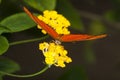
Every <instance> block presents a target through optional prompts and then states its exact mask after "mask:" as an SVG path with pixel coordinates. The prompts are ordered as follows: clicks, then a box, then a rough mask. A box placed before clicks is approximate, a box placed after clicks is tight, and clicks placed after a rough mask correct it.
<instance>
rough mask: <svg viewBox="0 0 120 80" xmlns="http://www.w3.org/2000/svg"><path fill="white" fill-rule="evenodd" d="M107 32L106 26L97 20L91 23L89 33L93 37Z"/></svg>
mask: <svg viewBox="0 0 120 80" xmlns="http://www.w3.org/2000/svg"><path fill="white" fill-rule="evenodd" d="M105 32H106V27H105V25H104V24H103V23H102V22H101V21H99V20H97V21H92V22H91V23H90V28H89V33H90V34H93V35H99V34H104V33H105Z"/></svg>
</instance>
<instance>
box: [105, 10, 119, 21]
mask: <svg viewBox="0 0 120 80" xmlns="http://www.w3.org/2000/svg"><path fill="white" fill-rule="evenodd" d="M104 17H105V18H106V19H107V20H108V21H111V22H119V21H120V11H115V10H110V11H107V12H105V14H104Z"/></svg>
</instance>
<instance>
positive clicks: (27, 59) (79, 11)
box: [0, 0, 120, 80]
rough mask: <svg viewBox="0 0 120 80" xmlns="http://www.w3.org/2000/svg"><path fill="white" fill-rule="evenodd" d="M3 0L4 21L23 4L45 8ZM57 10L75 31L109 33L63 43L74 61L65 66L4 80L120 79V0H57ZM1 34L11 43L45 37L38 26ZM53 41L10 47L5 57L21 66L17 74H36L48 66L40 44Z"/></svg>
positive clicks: (1, 15)
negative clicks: (95, 37)
mask: <svg viewBox="0 0 120 80" xmlns="http://www.w3.org/2000/svg"><path fill="white" fill-rule="evenodd" d="M0 1H1V3H0V21H2V20H3V19H5V18H6V17H8V16H11V15H13V14H16V13H21V12H23V10H22V6H27V8H29V9H30V10H31V12H36V13H41V12H42V9H40V10H41V11H40V10H38V9H37V8H36V7H34V6H32V7H31V5H30V4H29V2H27V1H26V0H0ZM30 1H32V0H30ZM34 1H35V0H34ZM36 1H39V0H36ZM46 4H47V3H46ZM55 10H57V11H58V12H59V13H61V14H63V15H64V16H65V17H67V18H68V19H69V20H70V21H71V24H72V25H73V26H72V27H70V30H71V31H72V32H71V33H82V34H93V35H99V34H104V33H105V34H107V35H108V36H107V37H106V38H103V39H98V40H94V41H82V42H71V43H62V45H64V47H65V49H67V50H68V52H69V54H68V55H69V56H70V57H71V58H72V60H73V62H72V63H70V64H66V67H65V68H59V67H54V66H52V67H51V68H50V69H48V70H47V71H46V72H44V73H43V74H41V75H39V76H35V77H32V78H14V77H9V76H4V77H3V80H120V0H84V1H83V0H56V6H55ZM11 24H12V23H11ZM1 35H2V36H5V37H6V38H7V40H8V41H9V43H10V42H14V41H19V40H26V39H32V38H38V37H41V36H44V35H43V34H42V33H41V32H40V30H38V29H37V28H36V27H31V28H30V29H26V30H24V31H19V32H14V33H3V34H1ZM51 40H52V38H50V37H49V38H47V39H45V40H41V41H36V42H31V43H26V44H21V45H15V46H10V47H9V49H8V50H7V51H6V52H5V53H4V54H3V55H2V56H1V58H9V59H11V60H13V61H15V62H16V63H18V64H19V65H20V70H19V71H17V72H16V74H29V73H35V72H37V71H39V70H41V69H42V68H44V66H45V64H44V57H43V55H42V52H41V51H39V50H38V45H39V43H40V42H43V41H51ZM0 43H1V42H0ZM1 65H2V64H1ZM1 65H0V68H1V67H2V66H1ZM0 80H2V78H1V79H0Z"/></svg>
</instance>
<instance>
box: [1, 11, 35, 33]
mask: <svg viewBox="0 0 120 80" xmlns="http://www.w3.org/2000/svg"><path fill="white" fill-rule="evenodd" d="M0 25H2V26H4V27H5V28H6V29H7V30H8V29H9V31H10V32H18V31H23V30H27V29H30V28H32V27H34V26H35V25H36V24H35V23H34V22H33V20H32V19H31V18H30V17H29V16H27V15H26V14H25V13H18V14H14V15H12V16H9V17H7V18H5V19H4V20H2V21H1V22H0ZM1 32H3V31H1Z"/></svg>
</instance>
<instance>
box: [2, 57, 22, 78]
mask: <svg viewBox="0 0 120 80" xmlns="http://www.w3.org/2000/svg"><path fill="white" fill-rule="evenodd" d="M18 70H20V67H19V65H18V64H17V63H16V62H14V61H12V60H10V59H7V58H0V71H3V72H7V73H13V72H15V71H18ZM1 76H4V74H1V73H0V77H1Z"/></svg>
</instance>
